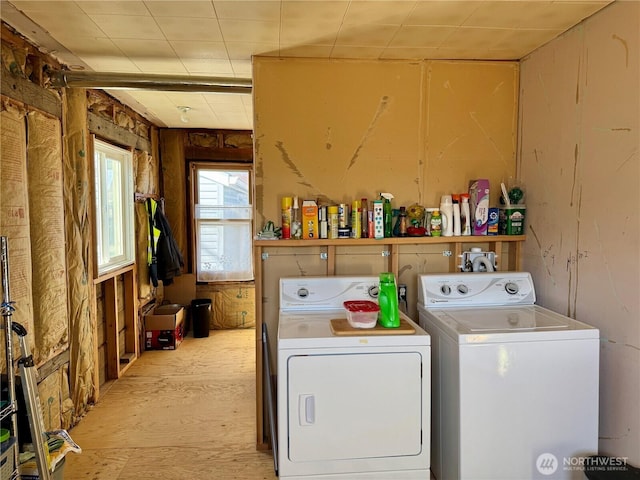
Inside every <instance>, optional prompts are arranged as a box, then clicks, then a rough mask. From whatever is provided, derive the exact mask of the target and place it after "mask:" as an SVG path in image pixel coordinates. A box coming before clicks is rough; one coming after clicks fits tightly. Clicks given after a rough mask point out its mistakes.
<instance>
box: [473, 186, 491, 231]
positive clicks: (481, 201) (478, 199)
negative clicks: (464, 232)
mask: <svg viewBox="0 0 640 480" xmlns="http://www.w3.org/2000/svg"><path fill="white" fill-rule="evenodd" d="M469 203H470V204H471V221H472V225H471V235H486V234H487V227H488V223H489V180H487V179H486V178H481V179H478V180H471V182H469Z"/></svg>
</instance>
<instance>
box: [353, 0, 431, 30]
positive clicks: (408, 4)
mask: <svg viewBox="0 0 640 480" xmlns="http://www.w3.org/2000/svg"><path fill="white" fill-rule="evenodd" d="M416 3H421V2H414V1H402V2H398V1H386V0H380V1H355V2H351V3H350V4H349V8H348V9H347V13H346V14H345V16H344V19H343V21H342V22H343V24H351V23H356V24H360V23H365V24H375V25H394V24H395V25H400V24H401V23H404V22H405V20H406V19H407V17H408V15H409V13H411V11H412V10H413V8H414V5H415V4H416Z"/></svg>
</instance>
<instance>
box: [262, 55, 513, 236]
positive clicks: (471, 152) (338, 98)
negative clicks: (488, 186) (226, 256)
mask: <svg viewBox="0 0 640 480" xmlns="http://www.w3.org/2000/svg"><path fill="white" fill-rule="evenodd" d="M517 77H518V64H517V63H515V62H500V63H497V62H496V63H491V62H445V61H437V62H435V61H434V62H431V61H429V62H409V61H364V60H342V61H335V60H332V61H329V60H322V59H284V58H271V57H258V58H255V59H254V85H255V87H254V90H255V91H254V110H255V122H254V128H255V130H254V139H255V167H256V209H257V218H256V227H257V228H258V229H259V228H261V227H262V225H263V223H264V221H265V220H273V221H274V222H275V223H277V224H279V223H280V198H281V197H283V196H286V195H299V196H300V197H302V198H312V199H316V198H317V199H320V200H321V201H323V202H326V203H330V204H336V203H342V202H349V201H351V200H353V199H356V198H361V197H366V198H368V199H369V200H372V199H373V198H375V197H376V194H377V193H379V192H381V191H386V192H391V193H392V194H393V195H395V201H394V202H393V204H394V208H396V207H399V206H401V205H405V206H409V205H410V204H412V203H414V202H418V203H420V204H422V205H425V206H436V205H438V203H439V199H440V196H441V195H442V194H445V193H457V192H464V191H466V190H467V186H468V181H469V180H470V179H472V178H478V177H482V178H489V179H490V180H491V182H492V184H494V185H496V184H499V182H500V181H501V180H503V179H506V178H507V177H508V176H509V175H513V174H514V172H515V154H516V152H515V145H516V120H517V94H518V84H517ZM497 191H498V189H496V188H494V190H493V193H492V195H491V197H492V200H493V202H494V203H497V199H498V194H497Z"/></svg>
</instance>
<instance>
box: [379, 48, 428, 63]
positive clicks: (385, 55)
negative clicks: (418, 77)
mask: <svg viewBox="0 0 640 480" xmlns="http://www.w3.org/2000/svg"><path fill="white" fill-rule="evenodd" d="M437 51H438V49H437V47H416V48H413V47H387V48H385V49H384V50H383V52H382V54H381V55H380V58H381V59H385V60H387V59H388V60H402V59H405V60H406V59H423V58H434V55H435V54H436V52H437Z"/></svg>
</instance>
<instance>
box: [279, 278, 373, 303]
mask: <svg viewBox="0 0 640 480" xmlns="http://www.w3.org/2000/svg"><path fill="white" fill-rule="evenodd" d="M378 285H379V280H378V277H377V276H363V277H351V276H350V277H346V276H344V277H341V276H334V277H291V278H281V279H280V310H282V311H287V310H300V309H304V310H335V309H341V308H344V307H343V303H344V302H346V301H348V300H371V301H374V302H377V301H378Z"/></svg>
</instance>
